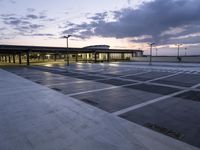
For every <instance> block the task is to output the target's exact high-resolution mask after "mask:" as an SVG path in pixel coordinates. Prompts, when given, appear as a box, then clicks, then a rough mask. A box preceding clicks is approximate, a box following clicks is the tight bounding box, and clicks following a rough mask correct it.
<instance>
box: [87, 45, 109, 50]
mask: <svg viewBox="0 0 200 150" xmlns="http://www.w3.org/2000/svg"><path fill="white" fill-rule="evenodd" d="M83 48H85V49H98V50H99V49H103V50H106V49H109V48H110V46H109V45H91V46H86V47H83Z"/></svg>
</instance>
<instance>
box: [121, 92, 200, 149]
mask: <svg viewBox="0 0 200 150" xmlns="http://www.w3.org/2000/svg"><path fill="white" fill-rule="evenodd" d="M188 94H189V93H183V94H181V95H180V96H177V97H173V98H169V99H166V100H164V101H161V102H157V103H154V104H151V105H148V106H145V107H142V108H139V109H135V110H133V111H130V112H127V113H125V114H122V115H120V116H121V117H122V118H125V119H127V120H129V121H132V122H135V123H138V124H140V125H142V126H145V127H147V128H150V129H152V130H155V131H157V132H160V133H162V134H165V135H167V136H171V137H173V138H176V139H178V140H181V141H184V142H186V143H189V144H191V145H195V146H197V147H200V140H199V139H200V126H199V125H200V109H199V107H200V103H199V101H196V100H197V99H196V100H191V99H189V98H190V97H189V96H187V97H184V98H182V97H183V95H188ZM196 98H197V97H196ZM198 98H199V97H198Z"/></svg>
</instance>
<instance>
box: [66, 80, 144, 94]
mask: <svg viewBox="0 0 200 150" xmlns="http://www.w3.org/2000/svg"><path fill="white" fill-rule="evenodd" d="M137 84H140V83H132V84H126V85H121V86H111V87H107V88H102V89H96V90H90V91H84V92H78V93H72V94H68V95H67V96H75V95H80V94H86V93H92V92H99V91H104V90H110V89H117V88H121V87H126V86H131V85H137Z"/></svg>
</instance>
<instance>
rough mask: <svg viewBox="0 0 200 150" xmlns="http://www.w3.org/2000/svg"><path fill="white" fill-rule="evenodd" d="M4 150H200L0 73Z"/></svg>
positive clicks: (1, 142) (0, 134)
mask: <svg viewBox="0 0 200 150" xmlns="http://www.w3.org/2000/svg"><path fill="white" fill-rule="evenodd" d="M0 77H1V78H0V149H2V150H66V149H67V150H90V149H91V150H133V149H137V150H157V149H158V150H161V149H162V150H183V149H184V150H198V148H196V147H193V146H191V145H188V144H186V143H183V142H180V141H177V140H175V139H172V138H170V137H167V136H164V135H161V134H159V133H156V132H154V131H151V130H149V129H147V128H144V127H142V126H139V125H137V124H135V123H132V122H129V121H126V120H124V119H121V118H119V117H117V116H115V115H113V114H110V113H107V112H105V111H103V110H100V109H98V108H96V107H93V106H90V105H88V104H86V103H83V102H81V101H78V100H76V99H74V98H71V97H69V96H67V95H64V94H62V93H59V92H56V91H54V90H51V89H49V88H47V87H44V86H42V85H39V84H36V83H33V82H31V81H29V80H26V79H23V78H21V77H19V76H17V75H14V74H12V73H9V72H7V71H4V70H1V69H0Z"/></svg>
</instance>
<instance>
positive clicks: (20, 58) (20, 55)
mask: <svg viewBox="0 0 200 150" xmlns="http://www.w3.org/2000/svg"><path fill="white" fill-rule="evenodd" d="M19 64H22V53H21V52H20V53H19Z"/></svg>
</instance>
